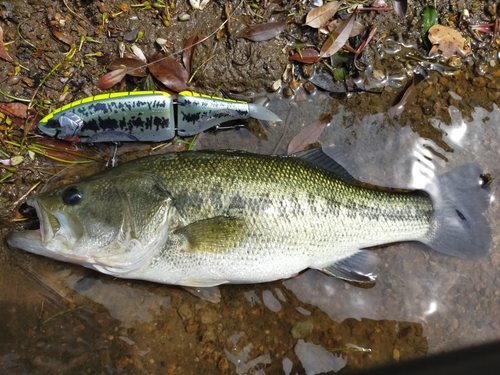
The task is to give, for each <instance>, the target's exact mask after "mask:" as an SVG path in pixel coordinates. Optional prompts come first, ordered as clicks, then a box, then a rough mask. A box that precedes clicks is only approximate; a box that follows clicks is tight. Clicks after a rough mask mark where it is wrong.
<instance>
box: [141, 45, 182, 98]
mask: <svg viewBox="0 0 500 375" xmlns="http://www.w3.org/2000/svg"><path fill="white" fill-rule="evenodd" d="M150 60H151V61H153V62H152V63H150V65H149V71H150V72H151V74H152V75H153V76H154V77H155V78H156V79H157V80H158V81H160V82H161V83H163V84H164V85H165V87H167V88H169V89H171V90H173V91H175V92H180V91H183V90H192V87H191V86H188V85H187V84H186V82H187V81H188V79H189V74H188V72H187V70H186V69H185V68H184V67H183V66H182V64H181V63H180V62H178V61H177V60H175V59H174V58H172V57H165V56H164V55H162V54H161V53H158V54H156V55H154V56H153V57H152V58H151V59H150Z"/></svg>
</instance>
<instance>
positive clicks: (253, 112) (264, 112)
mask: <svg viewBox="0 0 500 375" xmlns="http://www.w3.org/2000/svg"><path fill="white" fill-rule="evenodd" d="M266 102H267V98H261V99H259V100H257V101H256V102H255V103H248V113H249V115H250V117H253V118H255V119H257V120H264V121H281V119H280V118H279V117H278V116H277V115H276V114H275V113H273V112H271V111H270V110H269V109H267V108H266V107H264V104H266Z"/></svg>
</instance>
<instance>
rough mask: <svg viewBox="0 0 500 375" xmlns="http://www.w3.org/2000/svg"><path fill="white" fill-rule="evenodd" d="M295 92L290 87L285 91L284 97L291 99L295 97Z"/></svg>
mask: <svg viewBox="0 0 500 375" xmlns="http://www.w3.org/2000/svg"><path fill="white" fill-rule="evenodd" d="M293 94H294V92H293V90H292V89H291V88H290V87H285V88H284V89H283V96H284V97H285V98H291V97H292V96H293Z"/></svg>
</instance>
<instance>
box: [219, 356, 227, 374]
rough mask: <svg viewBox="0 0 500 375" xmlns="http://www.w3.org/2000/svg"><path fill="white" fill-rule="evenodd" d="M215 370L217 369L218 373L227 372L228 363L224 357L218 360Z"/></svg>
mask: <svg viewBox="0 0 500 375" xmlns="http://www.w3.org/2000/svg"><path fill="white" fill-rule="evenodd" d="M217 368H218V369H219V371H227V370H229V362H228V360H227V358H226V357H222V358H221V359H220V361H219V363H217Z"/></svg>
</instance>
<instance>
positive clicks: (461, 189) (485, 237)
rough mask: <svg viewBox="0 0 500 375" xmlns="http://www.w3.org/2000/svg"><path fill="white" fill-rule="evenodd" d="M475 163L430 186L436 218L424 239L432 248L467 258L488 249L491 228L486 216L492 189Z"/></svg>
mask: <svg viewBox="0 0 500 375" xmlns="http://www.w3.org/2000/svg"><path fill="white" fill-rule="evenodd" d="M481 173H482V171H481V169H480V168H479V166H477V165H475V164H468V165H465V166H463V167H459V168H457V169H455V170H453V171H451V172H449V173H447V174H444V175H443V176H440V177H439V179H438V181H437V183H434V184H431V185H430V186H427V187H426V189H425V190H426V191H427V192H428V193H429V194H430V195H431V197H432V200H433V204H434V218H433V223H432V225H431V229H430V230H429V233H428V235H427V240H424V241H422V242H424V243H425V244H426V245H427V246H429V247H431V248H432V249H434V250H436V251H439V252H441V253H444V254H448V255H452V256H456V257H459V258H463V259H477V258H480V257H481V256H483V255H485V254H486V253H487V252H488V249H489V246H490V242H491V229H490V226H489V224H488V222H487V220H486V218H485V217H484V216H483V212H484V211H485V210H486V209H487V208H488V204H489V198H490V195H489V192H488V189H486V188H485V187H483V185H482V183H481V177H480V175H481Z"/></svg>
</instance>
